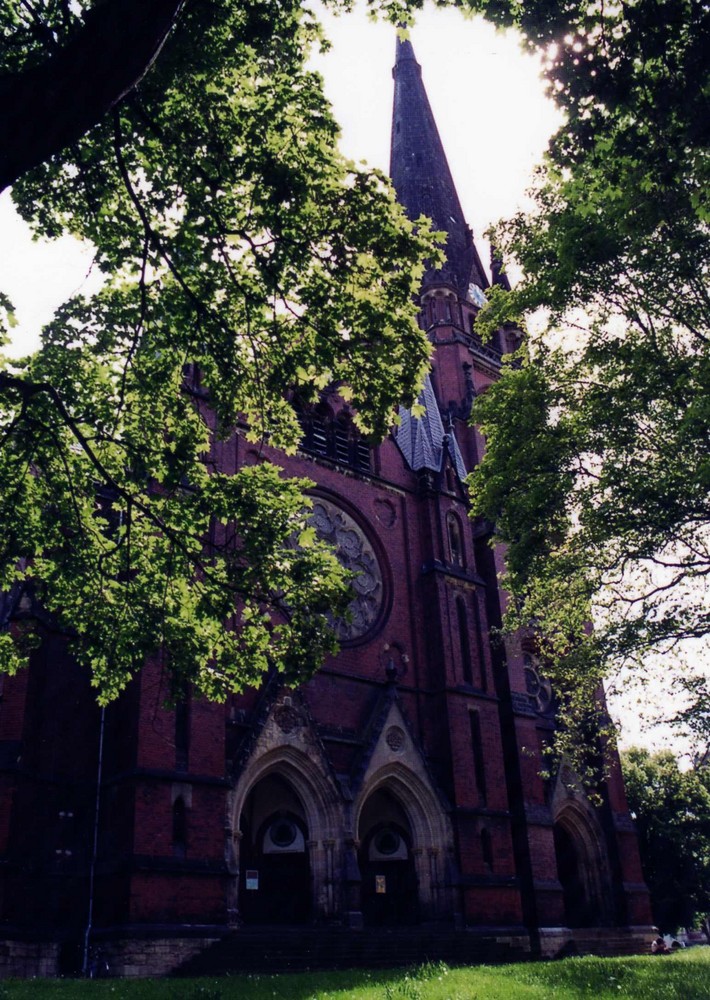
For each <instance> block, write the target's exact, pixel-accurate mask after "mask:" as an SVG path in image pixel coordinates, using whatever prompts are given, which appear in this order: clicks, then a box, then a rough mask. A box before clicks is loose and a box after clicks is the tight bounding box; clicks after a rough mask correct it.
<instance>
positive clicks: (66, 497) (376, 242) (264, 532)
mask: <svg viewBox="0 0 710 1000" xmlns="http://www.w3.org/2000/svg"><path fill="white" fill-rule="evenodd" d="M119 6H120V5H119ZM172 7H174V8H175V10H174V12H173V14H171V15H170V18H171V19H170V21H169V28H170V30H169V32H168V33H167V40H164V39H163V35H164V34H165V32H164V31H163V29H162V28H161V31H162V32H163V33H162V34H161V33H160V32H157V35H156V37H157V36H158V35H159V36H160V37H159V41H160V44H162V43H163V41H164V44H162V49H160V45H159V44H158V43H156V50H155V52H153V54H152V56H151V58H152V57H155V56H157V58H155V62H154V64H153V65H152V67H151V68H150V69H149V70H148V71H147V72H144V71H145V69H146V67H145V66H144V67H142V68H141V69H140V72H139V73H138V77H137V78H138V83H137V84H136V85H135V86H133V87H131V88H129V89H128V92H127V95H126V96H125V97H121V95H120V93H119V94H116V95H115V96H116V100H113V98H112V99H111V100H109V101H108V103H107V110H106V113H103V114H101V115H100V116H99V117H98V118H97V120H96V122H95V124H93V125H92V127H91V128H89V130H88V131H85V132H84V133H83V134H80V135H78V136H76V138H74V139H72V141H71V142H69V144H68V145H65V146H60V148H58V149H57V150H55V151H54V153H53V155H51V156H50V157H49V158H47V159H45V161H44V162H42V163H40V164H39V165H37V166H35V167H34V168H33V169H31V170H28V171H27V172H25V173H24V175H23V176H21V177H19V179H18V180H17V182H16V183H15V185H14V188H13V197H14V200H15V203H16V205H17V206H18V208H19V210H20V212H21V213H22V215H23V216H24V218H25V219H26V220H27V221H28V222H29V223H30V224H31V225H32V226H33V227H34V229H35V231H36V232H37V233H41V234H45V235H47V236H50V237H52V236H56V235H58V234H60V233H64V232H70V233H73V234H75V235H76V236H78V237H81V238H83V239H87V240H90V241H91V242H92V243H93V245H94V246H95V248H96V256H95V267H97V268H99V269H100V271H101V272H102V274H103V277H104V283H103V287H102V289H101V291H100V292H99V293H98V294H97V295H95V296H94V297H93V298H92V299H90V300H86V299H84V298H83V297H81V296H77V297H75V298H73V299H72V300H70V301H69V302H67V303H66V304H65V305H64V306H63V307H62V308H61V309H60V310H59V311H58V313H57V314H56V316H55V318H54V320H53V321H52V322H51V323H50V324H49V326H48V327H47V328H46V329H45V331H44V334H43V340H42V346H41V349H40V350H39V351H38V353H37V354H35V355H34V356H32V357H29V358H25V359H23V360H20V361H10V360H8V359H7V358H5V359H0V523H2V525H3V532H2V542H1V543H0V590H7V589H11V588H13V587H15V588H18V587H20V586H24V587H25V588H27V587H29V588H30V591H31V592H32V593H33V594H34V595H35V596H36V598H37V599H38V601H39V603H40V604H41V606H42V607H43V608H45V609H47V610H48V611H49V612H50V613H51V615H52V616H53V617H54V619H55V620H56V621H58V622H59V623H60V624H61V625H62V626H63V627H64V628H67V629H70V630H71V631H73V633H74V635H75V638H76V640H77V641H76V642H75V652H76V654H77V656H78V657H79V658H80V660H81V661H82V662H84V663H85V664H86V665H88V666H89V667H90V668H91V670H92V672H93V683H94V684H95V685H96V686H97V687H98V689H99V697H100V699H102V700H106V699H109V698H111V697H113V696H115V695H116V694H117V693H118V692H119V691H120V690H121V689H122V688H123V687H124V686H125V684H126V683H127V681H128V680H129V679H130V677H131V676H132V674H133V673H134V672H135V671H136V670H138V669H139V668H140V666H141V665H142V663H143V662H144V661H145V658H146V656H149V655H152V654H155V653H156V652H157V651H160V656H161V657H162V658H163V659H164V661H165V663H166V665H167V667H168V668H169V670H170V673H171V676H172V680H173V689H174V692H175V693H179V692H180V691H181V690H182V689H183V688H184V686H185V685H186V684H187V683H194V684H195V685H196V688H197V689H198V690H199V691H201V692H203V693H204V694H207V695H209V696H210V697H214V698H219V697H222V696H224V695H225V693H226V692H227V691H229V690H238V689H239V688H240V687H242V686H243V685H245V684H250V683H256V682H257V681H258V680H259V678H260V676H261V675H262V674H263V673H264V672H265V671H266V670H267V669H268V668H269V667H270V666H271V665H273V666H275V667H276V668H277V669H278V670H280V671H282V672H284V674H285V675H286V676H287V678H289V679H294V678H296V677H302V676H303V675H304V673H307V672H308V671H311V670H313V669H315V668H316V667H317V666H318V665H319V663H320V661H321V660H322V658H323V656H324V655H325V654H326V653H327V652H328V651H329V650H332V649H333V648H334V641H335V640H334V638H333V633H332V629H331V626H330V620H331V617H330V616H331V615H332V614H333V613H335V614H338V613H342V612H344V609H345V607H346V605H347V601H348V596H347V590H348V581H347V578H346V576H345V574H344V572H343V571H342V570H341V569H340V567H339V565H338V563H337V560H336V559H335V557H334V555H333V554H332V552H331V551H330V550H329V549H328V548H327V547H325V546H324V545H322V544H320V543H319V542H317V541H316V540H314V539H313V537H312V533H310V532H308V531H306V530H305V529H306V521H307V517H308V506H309V501H308V499H307V497H305V496H304V489H307V487H308V485H309V484H308V483H307V482H305V481H291V480H288V479H286V478H284V477H283V476H282V475H281V474H280V471H279V469H278V468H277V467H275V466H273V465H271V464H269V463H268V462H264V463H263V464H257V465H254V466H249V467H245V468H241V469H240V470H239V471H238V472H236V473H235V474H233V475H232V474H230V462H232V461H233V459H232V458H231V455H233V453H234V447H235V445H234V440H233V438H232V437H231V435H232V433H233V428H235V427H236V428H237V433H238V434H239V435H240V436H242V437H245V438H247V439H248V440H249V441H253V442H256V443H261V444H269V445H275V446H277V447H280V448H283V449H284V450H286V451H287V452H288V451H293V450H294V448H295V447H296V444H297V441H298V439H299V427H298V423H297V420H296V417H295V414H294V410H293V409H292V407H291V405H290V403H289V398H290V397H291V396H292V394H297V395H298V396H299V397H300V398H301V399H316V398H317V394H318V391H319V390H321V389H323V388H324V387H325V386H327V385H331V384H336V385H339V386H340V387H341V391H342V393H343V395H346V396H347V397H348V398H349V399H350V400H351V401H352V405H353V408H354V410H355V412H356V421H357V424H358V426H359V428H360V431H361V432H362V433H363V434H365V435H372V436H378V435H380V436H381V435H382V434H383V433H384V432H385V431H386V430H387V428H388V427H389V426H390V424H391V422H392V419H393V413H394V410H395V407H396V405H397V404H398V403H399V402H400V401H401V400H403V399H404V400H405V401H409V402H411V401H412V400H414V399H415V398H416V394H417V392H418V388H419V386H420V383H421V380H422V378H423V373H424V371H425V367H426V364H427V359H428V353H429V349H428V345H427V342H426V339H425V338H424V336H423V335H422V333H421V332H420V331H419V329H418V327H417V323H416V319H415V307H414V303H413V296H414V293H415V292H416V289H417V284H418V281H419V279H420V277H421V274H422V261H423V260H424V259H426V258H428V257H429V258H430V257H431V256H432V254H436V253H438V251H437V250H435V249H434V244H433V241H432V237H431V235H430V233H429V230H428V226H427V224H426V223H425V222H423V221H422V222H420V223H419V224H418V225H417V226H416V227H415V226H413V225H412V224H411V223H410V222H409V221H407V219H406V218H405V216H404V214H403V212H402V210H401V209H400V208H399V207H398V206H397V204H396V203H395V200H394V195H393V192H392V190H391V188H390V186H389V183H388V182H387V181H386V179H385V178H384V177H383V176H381V175H380V174H378V173H376V172H373V171H367V170H361V169H356V168H355V167H354V166H353V165H352V164H351V163H348V162H346V161H345V160H344V159H343V158H342V157H341V156H340V154H339V153H338V152H337V149H336V141H337V127H336V125H335V122H334V121H333V118H332V116H331V112H330V109H329V107H328V105H327V103H326V101H325V99H324V97H323V93H322V86H321V80H320V78H319V77H318V76H316V75H315V74H313V73H312V72H309V71H308V70H307V69H306V68H305V65H304V61H305V59H306V56H307V53H308V51H309V47H310V46H311V45H313V44H318V43H319V41H320V35H319V30H318V27H317V24H316V23H315V21H314V19H313V16H312V15H311V14H310V13H309V12H307V11H304V10H302V9H301V7H300V5H299V3H297V2H294V0H268V2H266V3H251V2H249V0H246V2H239V3H236V2H233V0H219V2H211V3H205V2H199V0H194V2H187V3H184V4H182V3H173V4H172ZM170 8H171V5H170V4H169V3H167V2H166V0H153V2H150V3H144V4H143V5H142V6H141V5H138V7H136V5H135V4H134V3H133V2H131V3H130V4H127V5H125V6H124V7H123V14H124V20H121V19H120V18H119V19H118V20H114V21H113V22H111V24H112V27H111V32H112V33H113V35H115V32H116V31H119V32H120V31H121V30H125V31H126V32H127V36H126V38H124V39H123V41H124V42H125V46H124V48H121V45H120V42H121V39H120V38H119V39H118V45H117V41H116V38H115V37H113V36H112V37H111V38H108V37H107V32H108V29H107V27H106V25H105V24H103V23H102V21H101V18H102V17H103V16H104V14H106V15H107V16H108V15H110V14H113V13H115V12H116V4H115V2H114V0H109V2H108V3H107V2H104V3H98V2H96V3H93V2H92V3H89V2H86V0H84V2H81V3H72V4H66V3H63V2H60V0H45V2H42V3H40V2H35V3H33V4H25V3H23V2H20V0H10V2H8V3H6V4H4V5H3V6H2V10H1V11H0V37H2V40H3V44H2V47H1V53H2V55H1V56H0V59H1V60H2V64H1V65H0V83H1V84H2V86H4V87H6V89H7V88H8V87H10V88H12V87H14V88H15V92H16V93H17V94H18V95H20V96H22V99H27V100H30V101H31V100H32V99H33V91H32V87H33V80H35V75H36V73H38V72H40V70H42V67H43V60H44V59H45V58H46V53H47V51H49V52H50V54H51V58H55V56H56V59H57V60H58V62H57V63H55V64H53V65H54V68H53V69H52V72H55V75H57V74H59V75H61V72H63V70H62V63H61V59H62V53H63V52H64V51H65V49H66V47H67V46H70V45H75V46H77V47H78V51H79V54H77V55H76V58H75V59H73V64H75V63H76V61H77V59H79V61H80V60H81V58H85V59H86V60H91V59H95V57H96V52H95V46H96V44H97V42H96V39H97V38H99V39H100V38H105V42H106V54H105V59H106V60H107V62H108V63H110V58H113V56H112V55H111V53H114V55H115V50H116V49H118V51H119V54H120V53H124V55H125V52H126V50H127V49H128V48H130V47H131V44H132V42H131V40H130V37H129V34H128V33H129V29H130V28H131V25H130V23H129V20H130V17H132V16H133V14H131V10H133V9H136V10H139V14H136V15H135V16H140V17H144V18H147V19H148V21H150V18H151V16H152V14H153V12H154V11H160V10H162V11H163V12H164V10H166V9H167V10H168V11H170ZM92 18H94V20H93V21H92ZM92 25H93V28H92V30H93V31H94V32H95V34H94V36H92V38H93V41H92V44H91V46H89V47H88V48H87V50H86V51H82V50H81V46H82V42H83V39H84V36H83V32H85V31H88V28H89V27H90V26H92ZM149 26H150V25H148V26H147V27H146V28H145V31H146V33H147V32H148V27H149ZM96 32H98V34H96ZM101 32H103V35H102V34H101ZM72 51H74V50H72ZM57 66H59V70H57ZM117 67H118V68H116V66H114V65H112V64H110V65H107V67H106V69H105V74H106V75H107V76H108V77H109V81H108V84H107V85H106V87H105V89H106V90H107V92H108V91H110V90H111V86H110V85H113V84H114V83H115V81H114V79H113V77H112V76H111V75H112V74H114V76H116V77H118V75H120V74H119V70H120V71H121V72H123V70H124V67H123V65H122V63H121V61H120V59H119V61H118V63H117ZM51 68H52V67H50V69H51ZM3 73H4V74H6V75H5V76H4V77H2V76H1V74H3ZM124 75H125V73H124ZM121 79H122V78H121ZM60 83H62V81H61V80H60V81H59V83H58V84H57V86H59V85H60ZM105 83H106V81H105V80H103V78H102V79H97V81H96V84H95V86H96V87H97V88H101V87H103V86H104V84H105ZM76 85H77V86H79V87H82V86H83V87H86V88H87V93H86V94H85V97H86V100H87V101H89V102H90V100H91V94H90V93H89V91H90V90H91V87H92V86H93V85H94V84H93V81H92V80H88V81H87V80H84V79H83V78H82V77H81V74H79V75H78V79H77V83H76ZM120 86H123V83H121V84H120ZM117 88H118V89H119V90H120V87H119V84H115V86H114V89H117ZM28 95H29V96H28ZM18 99H19V97H18ZM75 103H76V104H80V103H81V102H80V101H77V102H75ZM74 111H75V109H74V105H73V104H71V105H67V107H66V108H64V109H63V110H62V114H63V115H64V117H65V118H66V119H67V121H69V119H71V116H72V115H73V114H74ZM3 113H5V114H7V115H11V114H12V111H11V109H9V108H6V110H5V112H3V111H1V110H0V119H1V118H2V115H3ZM37 113H38V114H39V113H40V111H39V110H38V112H37ZM64 124H65V122H64V120H63V119H62V116H61V115H60V119H59V122H58V125H57V127H58V128H59V129H60V131H61V128H62V127H63V125H64ZM70 124H71V127H72V128H75V131H76V128H78V127H79V126H76V123H71V122H70ZM1 127H2V122H1V121H0V128H1ZM70 131H71V128H69V132H70ZM67 134H69V133H68V132H67ZM20 139H21V137H20ZM20 139H18V142H19V141H20ZM2 315H3V316H4V317H5V320H6V324H5V326H6V331H7V329H8V327H9V324H10V323H11V322H12V313H11V307H10V304H9V302H8V301H7V300H6V299H3V301H2ZM219 468H221V469H222V470H223V471H217V469H219ZM299 539H300V540H301V541H302V543H303V544H301V545H298V544H297V542H298V540H299ZM227 626H229V627H227ZM30 631H31V630H30ZM31 644H32V636H31V634H30V635H28V634H27V627H25V628H23V629H20V630H19V631H18V630H15V631H14V632H13V631H5V632H3V633H0V669H3V670H10V671H13V670H15V669H17V668H18V667H19V666H21V665H22V664H23V663H24V662H25V661H26V657H27V652H28V647H29V646H31Z"/></svg>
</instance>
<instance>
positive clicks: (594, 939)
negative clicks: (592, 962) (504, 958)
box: [540, 926, 658, 958]
mask: <svg viewBox="0 0 710 1000" xmlns="http://www.w3.org/2000/svg"><path fill="white" fill-rule="evenodd" d="M657 935H658V931H657V930H656V928H655V927H651V926H643V927H543V928H541V929H540V955H541V957H542V958H564V957H566V956H568V955H569V956H571V955H605V956H612V955H646V954H650V953H651V942H652V941H653V939H654V938H655V937H657Z"/></svg>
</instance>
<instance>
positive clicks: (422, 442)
mask: <svg viewBox="0 0 710 1000" xmlns="http://www.w3.org/2000/svg"><path fill="white" fill-rule="evenodd" d="M419 402H420V403H421V404H422V405H423V406H424V407H425V408H426V412H425V413H424V415H423V416H422V417H415V416H413V415H412V411H411V410H408V409H407V408H406V407H404V406H401V407H400V409H399V419H400V425H399V427H397V428H396V430H395V441H396V442H397V445H398V447H399V450H400V451H401V452H402V455H403V456H404V459H405V461H406V463H407V465H408V466H409V468H410V469H412V470H414V471H415V472H418V471H419V470H420V469H431V470H432V472H440V471H441V469H442V468H443V466H444V462H445V461H446V456H447V455H449V457H450V458H451V464H452V465H453V467H454V468H455V469H456V474H457V476H458V477H459V479H460V480H461V482H463V480H464V479H465V477H466V466H465V465H464V461H463V456H462V455H461V451H460V449H459V446H458V442H457V440H456V435H455V433H454V431H453V428H452V429H451V430H449V431H446V430H445V429H444V423H443V421H442V419H441V414H440V413H439V406H438V404H437V402H436V396H435V395H434V387H433V386H432V384H431V379H430V378H429V376H428V375H427V377H426V379H425V381H424V389H423V390H422V393H421V395H420V397H419Z"/></svg>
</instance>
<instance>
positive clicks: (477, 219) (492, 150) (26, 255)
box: [0, 6, 649, 744]
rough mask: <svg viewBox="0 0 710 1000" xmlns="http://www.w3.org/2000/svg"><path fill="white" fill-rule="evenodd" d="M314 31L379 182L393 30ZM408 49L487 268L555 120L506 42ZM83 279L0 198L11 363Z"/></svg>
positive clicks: (367, 24)
mask: <svg viewBox="0 0 710 1000" xmlns="http://www.w3.org/2000/svg"><path fill="white" fill-rule="evenodd" d="M322 20H323V22H324V24H325V26H326V31H327V34H328V36H329V38H330V39H331V41H332V42H333V48H332V50H331V51H330V52H329V53H328V54H327V55H325V56H318V57H315V58H314V60H313V62H314V65H315V67H316V68H317V69H318V70H319V71H320V72H321V73H322V74H323V76H324V78H325V87H326V93H327V95H328V97H329V99H330V100H331V102H332V104H333V106H334V108H335V114H336V118H337V119H338V121H339V122H340V123H341V126H342V130H343V135H342V141H341V148H342V150H343V152H344V153H345V154H346V155H347V156H349V157H351V158H352V159H355V160H366V161H367V162H368V163H370V164H371V165H373V166H376V167H379V168H381V169H382V170H384V171H387V170H388V166H389V142H390V121H391V108H392V73H391V70H392V64H393V61H394V52H395V31H394V29H393V28H392V27H391V26H389V25H386V24H383V23H373V22H372V21H370V20H368V18H367V16H366V14H365V12H364V9H363V7H362V6H360V7H359V8H358V9H356V11H355V12H354V13H353V14H348V15H344V16H342V17H339V18H335V17H333V16H332V15H326V14H324V15H322ZM411 39H412V43H413V46H414V51H415V53H416V56H417V59H418V61H419V63H420V64H421V66H422V70H423V78H424V83H425V86H426V89H427V92H428V95H429V100H430V102H431V105H432V108H433V111H434V116H435V118H436V121H437V124H438V127H439V132H440V134H441V137H442V140H443V144H444V148H445V150H446V153H447V156H448V159H449V165H450V167H451V171H452V174H453V177H454V181H455V183H456V186H457V189H458V193H459V198H460V200H461V204H462V207H463V210H464V214H465V215H466V217H467V219H468V222H469V224H470V225H471V226H472V228H473V230H474V235H475V237H476V241H477V243H478V244H479V249H480V250H481V256H482V259H483V260H484V261H487V260H488V249H487V247H486V246H485V244H484V242H483V241H482V240H481V236H482V233H483V231H484V230H485V229H486V227H487V226H488V225H489V224H491V223H492V222H495V221H497V220H498V219H499V218H501V217H505V216H509V215H511V214H512V213H513V212H514V211H515V210H516V209H517V208H519V207H522V206H523V205H524V203H525V191H526V189H527V187H528V186H529V185H530V182H531V180H532V173H533V169H534V167H535V164H536V163H538V162H539V161H540V159H541V157H542V154H543V151H544V149H545V147H546V144H547V140H548V137H549V136H550V134H551V133H552V132H553V131H554V130H555V128H556V127H557V126H558V124H559V122H560V120H561V119H560V116H559V112H557V110H556V109H555V108H554V106H553V105H552V103H551V102H550V101H548V100H547V99H546V97H545V96H544V92H543V86H542V83H541V81H540V78H539V69H538V64H537V61H536V60H535V59H534V58H533V57H531V56H530V55H524V54H523V53H522V50H521V48H520V45H519V42H518V40H517V38H516V37H515V36H514V35H513V34H512V33H507V34H502V33H499V32H496V31H495V30H494V29H493V28H492V27H491V26H490V25H488V24H486V23H485V22H483V21H482V20H481V19H480V18H476V19H472V20H465V19H464V17H463V15H462V14H461V13H460V12H458V11H455V10H441V9H435V8H433V7H431V6H429V7H428V8H427V9H426V10H425V11H424V12H423V13H422V14H420V15H419V18H418V21H417V24H416V26H415V27H414V29H413V30H412V32H411ZM90 269H91V250H90V248H82V247H80V246H79V245H78V244H77V243H76V242H75V241H73V240H71V239H70V238H64V239H62V240H58V241H56V242H54V243H52V244H47V243H44V242H40V243H35V242H33V241H32V239H31V236H30V235H29V232H28V230H27V228H26V227H25V226H24V224H23V223H22V222H21V220H19V219H18V217H17V216H16V215H15V213H14V211H13V209H12V205H11V203H10V200H9V195H8V192H4V193H3V195H2V196H0V290H2V291H4V292H5V293H6V294H8V295H9V296H10V298H11V299H12V301H13V302H14V304H15V307H16V314H17V318H18V320H19V324H20V325H19V327H18V328H17V330H16V331H15V333H16V336H15V341H14V353H16V354H23V353H25V352H26V351H28V350H31V349H33V348H34V347H35V346H36V345H37V341H38V335H39V331H40V329H41V327H42V325H43V324H44V323H46V322H48V320H49V319H50V318H51V316H52V314H53V312H54V310H55V309H56V308H57V306H58V305H60V304H61V303H62V302H63V301H64V300H65V299H66V298H67V297H69V296H70V295H71V294H73V293H74V292H76V291H77V290H79V289H84V290H85V291H87V292H88V291H91V290H92V288H93V287H95V285H96V275H90V274H89V272H90ZM87 276H88V277H87ZM627 702H628V699H627ZM619 707H620V710H621V711H622V712H623V715H624V726H625V729H626V738H625V740H624V742H625V743H627V744H628V743H629V742H634V741H636V742H643V743H648V742H649V738H648V736H647V735H644V734H643V732H642V731H641V728H640V723H639V713H638V710H637V708H636V707H634V706H633V705H632V704H631V703H627V704H626V705H624V704H623V703H622V704H621V705H620V706H619Z"/></svg>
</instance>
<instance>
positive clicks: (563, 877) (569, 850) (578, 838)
mask: <svg viewBox="0 0 710 1000" xmlns="http://www.w3.org/2000/svg"><path fill="white" fill-rule="evenodd" d="M553 835H554V840H555V856H556V859H557V875H558V878H559V880H560V883H561V885H562V891H563V897H564V908H565V921H566V923H567V926H568V927H597V926H600V925H602V924H604V922H605V920H604V912H603V911H604V906H603V900H602V890H601V885H600V882H599V880H600V871H599V862H598V859H597V858H595V856H594V852H593V851H592V850H591V849H590V844H589V843H588V842H587V841H586V839H585V837H584V836H583V835H582V834H581V833H580V831H579V830H577V829H575V828H574V826H573V825H571V824H569V823H565V822H557V823H555V825H554V828H553Z"/></svg>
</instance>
